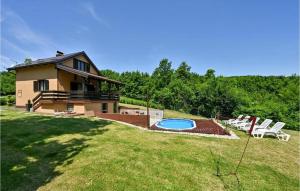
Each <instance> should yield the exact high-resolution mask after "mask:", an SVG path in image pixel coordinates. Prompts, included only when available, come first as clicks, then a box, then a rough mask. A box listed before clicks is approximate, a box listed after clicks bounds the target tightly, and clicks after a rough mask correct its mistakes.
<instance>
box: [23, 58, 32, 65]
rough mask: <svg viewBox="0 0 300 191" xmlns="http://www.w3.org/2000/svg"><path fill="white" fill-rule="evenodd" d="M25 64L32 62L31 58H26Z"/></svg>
mask: <svg viewBox="0 0 300 191" xmlns="http://www.w3.org/2000/svg"><path fill="white" fill-rule="evenodd" d="M24 64H32V60H31V58H25V60H24Z"/></svg>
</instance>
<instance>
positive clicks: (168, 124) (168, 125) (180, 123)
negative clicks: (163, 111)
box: [155, 118, 196, 130]
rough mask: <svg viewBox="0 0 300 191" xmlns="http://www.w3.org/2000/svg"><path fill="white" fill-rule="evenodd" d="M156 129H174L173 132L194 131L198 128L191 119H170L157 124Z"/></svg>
mask: <svg viewBox="0 0 300 191" xmlns="http://www.w3.org/2000/svg"><path fill="white" fill-rule="evenodd" d="M155 125H156V127H159V128H162V129H172V130H185V129H193V128H195V127H196V123H195V121H194V120H191V119H180V118H169V119H163V120H161V121H159V122H157V123H156V124H155Z"/></svg>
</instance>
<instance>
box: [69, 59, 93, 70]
mask: <svg viewBox="0 0 300 191" xmlns="http://www.w3.org/2000/svg"><path fill="white" fill-rule="evenodd" d="M73 68H75V69H77V70H81V71H85V72H90V65H89V64H88V63H86V62H83V61H81V60H78V59H74V60H73Z"/></svg>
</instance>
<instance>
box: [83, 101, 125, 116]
mask: <svg viewBox="0 0 300 191" xmlns="http://www.w3.org/2000/svg"><path fill="white" fill-rule="evenodd" d="M114 102H115V101H110V100H107V101H104V100H103V101H100V102H99V103H86V104H85V111H100V112H102V103H107V112H108V113H113V112H114ZM117 103H118V102H117ZM118 106H119V105H118V104H117V107H118ZM117 112H118V111H117Z"/></svg>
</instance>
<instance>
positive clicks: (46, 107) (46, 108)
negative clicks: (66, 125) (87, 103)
mask: <svg viewBox="0 0 300 191" xmlns="http://www.w3.org/2000/svg"><path fill="white" fill-rule="evenodd" d="M66 110H67V104H65V103H59V104H58V103H57V104H55V103H51V104H42V105H41V106H40V107H38V108H37V109H36V110H35V111H36V112H40V113H50V114H53V113H54V112H64V111H66Z"/></svg>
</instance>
